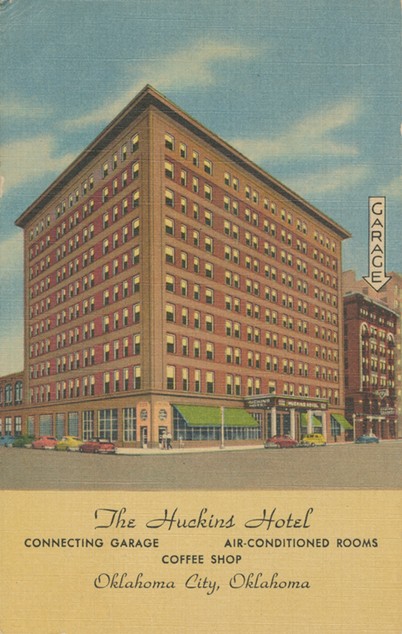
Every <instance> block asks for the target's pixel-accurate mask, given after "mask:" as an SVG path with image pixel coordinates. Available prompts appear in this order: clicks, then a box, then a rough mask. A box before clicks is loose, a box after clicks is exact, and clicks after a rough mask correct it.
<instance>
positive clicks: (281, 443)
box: [264, 434, 299, 449]
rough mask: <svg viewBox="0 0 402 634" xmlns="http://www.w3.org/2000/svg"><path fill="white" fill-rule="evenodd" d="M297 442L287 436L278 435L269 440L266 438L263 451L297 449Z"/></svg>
mask: <svg viewBox="0 0 402 634" xmlns="http://www.w3.org/2000/svg"><path fill="white" fill-rule="evenodd" d="M298 444H299V443H298V442H297V440H295V439H294V438H292V437H291V436H288V435H286V434H285V435H283V436H281V435H280V434H278V435H276V436H272V437H271V438H267V440H266V441H265V444H264V447H265V449H283V448H288V447H291V448H292V447H297V446H298Z"/></svg>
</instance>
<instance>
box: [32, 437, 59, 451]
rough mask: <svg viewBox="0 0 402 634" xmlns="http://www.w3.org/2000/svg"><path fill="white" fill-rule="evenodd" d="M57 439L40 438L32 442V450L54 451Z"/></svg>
mask: <svg viewBox="0 0 402 634" xmlns="http://www.w3.org/2000/svg"><path fill="white" fill-rule="evenodd" d="M57 442H58V440H57V438H55V437H54V436H40V437H39V438H38V439H37V440H33V441H32V449H54V448H55V446H56V445H57Z"/></svg>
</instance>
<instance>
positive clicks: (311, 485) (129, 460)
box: [0, 441, 402, 491]
mask: <svg viewBox="0 0 402 634" xmlns="http://www.w3.org/2000/svg"><path fill="white" fill-rule="evenodd" d="M401 459H402V441H384V442H381V443H380V444H378V445H355V444H353V443H351V444H343V445H340V444H339V445H327V446H325V447H315V448H303V449H262V448H261V449H260V448H255V449H254V448H253V449H247V450H244V451H243V450H238V451H230V449H227V450H223V451H202V452H198V453H197V452H190V451H188V452H186V450H183V451H181V452H172V453H169V452H161V453H160V454H157V453H152V454H151V453H148V454H147V452H146V450H144V451H143V453H142V454H139V453H137V454H134V455H121V454H120V455H119V454H116V455H107V456H102V455H93V454H85V455H84V454H80V453H75V452H74V453H72V452H56V451H46V450H45V451H43V450H42V451H41V450H33V449H16V448H14V449H8V448H1V449H0V489H3V490H5V489H12V490H16V489H20V490H46V489H47V490H132V491H147V490H149V491H151V490H153V491H156V490H191V489H207V490H224V489H229V490H230V489H237V490H241V489H260V490H261V489H293V490H297V489H399V488H402V469H401Z"/></svg>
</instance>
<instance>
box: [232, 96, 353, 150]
mask: <svg viewBox="0 0 402 634" xmlns="http://www.w3.org/2000/svg"><path fill="white" fill-rule="evenodd" d="M360 111H361V107H360V102H359V101H358V100H356V99H351V100H345V101H343V102H341V103H338V104H335V105H330V106H328V107H326V108H324V109H322V110H319V111H318V112H315V113H313V114H309V115H307V116H306V117H304V118H303V119H301V120H300V121H297V122H296V123H294V124H293V125H291V127H290V128H289V129H288V130H287V131H286V132H284V133H283V134H280V135H277V136H276V137H272V138H262V137H261V136H260V135H259V136H255V137H249V138H241V137H240V138H238V139H234V140H233V141H232V142H231V143H232V145H234V147H236V148H237V149H238V150H240V151H241V152H243V153H244V154H246V155H247V156H249V157H250V158H252V159H253V160H254V161H256V162H261V161H264V160H268V159H272V158H280V157H286V158H300V157H309V158H312V157H314V156H357V154H358V149H357V147H356V146H355V145H353V144H352V143H343V142H341V141H336V140H334V139H333V138H331V135H332V133H334V132H336V131H337V130H339V129H341V128H344V127H345V126H348V125H350V124H351V123H353V121H354V120H355V118H356V117H357V116H358V115H359V114H360Z"/></svg>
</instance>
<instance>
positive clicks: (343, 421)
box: [331, 414, 353, 429]
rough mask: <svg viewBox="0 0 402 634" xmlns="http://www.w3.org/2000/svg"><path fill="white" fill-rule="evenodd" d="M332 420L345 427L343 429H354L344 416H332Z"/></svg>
mask: <svg viewBox="0 0 402 634" xmlns="http://www.w3.org/2000/svg"><path fill="white" fill-rule="evenodd" d="M331 418H334V419H335V420H336V422H337V423H339V424H340V426H341V427H343V429H353V425H351V424H350V423H349V421H347V420H346V418H345V417H344V416H342V414H331Z"/></svg>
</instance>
